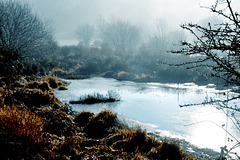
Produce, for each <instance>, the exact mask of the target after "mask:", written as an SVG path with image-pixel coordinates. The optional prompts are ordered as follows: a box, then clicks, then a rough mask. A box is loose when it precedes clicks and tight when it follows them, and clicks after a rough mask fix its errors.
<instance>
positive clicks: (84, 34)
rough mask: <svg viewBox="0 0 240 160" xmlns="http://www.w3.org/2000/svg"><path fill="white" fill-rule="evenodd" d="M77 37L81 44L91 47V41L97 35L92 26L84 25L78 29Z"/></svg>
mask: <svg viewBox="0 0 240 160" xmlns="http://www.w3.org/2000/svg"><path fill="white" fill-rule="evenodd" d="M76 35H77V38H78V39H79V40H80V43H83V45H85V46H89V44H90V41H91V40H92V38H93V37H94V35H95V31H94V27H93V26H92V25H90V24H83V25H81V26H80V27H79V28H78V29H77V31H76Z"/></svg>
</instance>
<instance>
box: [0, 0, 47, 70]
mask: <svg viewBox="0 0 240 160" xmlns="http://www.w3.org/2000/svg"><path fill="white" fill-rule="evenodd" d="M50 42H51V43H52V36H51V34H50V32H49V28H48V25H47V23H46V22H43V21H42V20H40V19H39V17H38V16H36V15H35V14H34V13H33V12H32V11H31V9H30V7H29V6H28V5H26V4H22V3H20V2H17V1H5V2H0V49H1V52H0V57H1V66H4V67H6V68H9V67H8V65H9V66H11V67H14V63H15V62H18V63H19V61H20V60H21V59H22V58H26V57H28V58H29V57H31V58H32V57H33V56H34V55H41V54H44V53H46V52H47V51H48V50H49V47H46V46H48V45H49V44H50Z"/></svg>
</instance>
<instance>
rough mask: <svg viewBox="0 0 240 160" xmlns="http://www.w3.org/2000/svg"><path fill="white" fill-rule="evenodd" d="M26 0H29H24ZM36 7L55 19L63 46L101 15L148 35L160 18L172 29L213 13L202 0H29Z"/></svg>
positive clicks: (60, 42)
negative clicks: (136, 26)
mask: <svg viewBox="0 0 240 160" xmlns="http://www.w3.org/2000/svg"><path fill="white" fill-rule="evenodd" d="M24 2H26V1H24ZM27 2H28V3H29V4H30V5H31V6H32V8H33V10H34V11H35V12H36V13H37V14H38V15H40V16H41V17H42V18H44V19H47V20H49V21H50V22H51V24H52V27H53V30H54V36H55V38H56V40H57V41H58V42H59V44H61V45H65V44H66V45H70V44H77V38H76V29H77V28H78V27H79V26H80V25H81V24H92V25H96V24H97V23H98V22H99V19H100V18H104V19H107V20H109V21H112V20H115V19H123V20H127V21H130V22H131V23H132V24H135V25H138V26H140V27H141V29H142V32H146V33H145V34H146V35H148V33H149V32H151V31H152V30H153V28H154V25H155V23H156V19H162V20H163V21H165V22H166V23H167V24H168V30H175V29H180V27H179V25H180V24H183V23H186V22H196V23H197V22H199V21H200V20H201V19H203V18H206V17H208V16H211V13H210V11H208V10H206V9H203V8H201V7H200V6H203V5H209V4H211V3H210V1H200V0H182V1H177V0H161V1H159V0H151V1H149V0H131V1H128V0H114V1H113V0H81V1H79V0H51V1H48V0H41V1H37V0H27Z"/></svg>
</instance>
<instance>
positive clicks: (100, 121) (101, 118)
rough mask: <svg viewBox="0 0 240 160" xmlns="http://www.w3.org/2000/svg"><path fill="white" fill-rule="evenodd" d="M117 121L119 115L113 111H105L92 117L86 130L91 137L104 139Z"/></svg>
mask: <svg viewBox="0 0 240 160" xmlns="http://www.w3.org/2000/svg"><path fill="white" fill-rule="evenodd" d="M116 121H117V114H116V113H113V112H112V111H111V110H103V111H101V112H100V113H98V114H97V115H94V116H92V117H91V119H90V122H89V123H88V124H87V125H86V127H85V128H84V131H85V132H86V133H87V135H88V136H89V137H92V138H102V137H104V136H106V134H107V131H108V130H109V129H111V127H113V125H114V124H115V122H116Z"/></svg>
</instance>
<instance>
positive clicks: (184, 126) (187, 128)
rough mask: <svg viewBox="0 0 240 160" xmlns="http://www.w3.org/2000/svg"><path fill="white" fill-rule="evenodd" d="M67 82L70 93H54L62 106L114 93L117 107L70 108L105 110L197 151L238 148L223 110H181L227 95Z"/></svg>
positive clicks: (189, 88) (102, 81) (184, 87)
mask: <svg viewBox="0 0 240 160" xmlns="http://www.w3.org/2000/svg"><path fill="white" fill-rule="evenodd" d="M66 81H67V82H70V85H69V86H68V90H67V91H59V90H56V91H55V93H56V95H57V97H58V98H59V99H60V100H61V101H62V102H63V103H69V101H70V100H78V99H79V97H81V96H84V95H86V94H92V93H94V92H95V93H101V94H106V93H107V92H108V91H113V92H116V93H118V94H119V95H120V98H121V100H120V101H119V102H114V103H105V104H104V103H102V104H94V105H82V104H74V105H71V106H72V108H73V110H75V111H79V112H80V111H83V110H85V111H91V112H94V113H97V112H99V111H101V110H102V109H105V108H107V109H112V110H113V111H115V112H116V113H117V114H118V116H119V117H120V119H122V120H125V121H126V122H127V123H128V124H129V125H130V126H136V125H140V126H141V127H143V128H145V129H146V130H147V131H149V132H150V131H151V132H156V133H160V134H161V135H162V136H170V137H177V138H182V139H185V140H187V141H188V142H190V143H192V144H194V145H196V146H198V147H207V148H211V149H213V150H215V151H218V152H220V147H223V146H225V144H226V145H228V146H229V147H230V146H232V145H234V144H236V140H235V139H234V138H232V137H231V136H230V135H228V134H226V132H225V129H226V127H227V130H228V131H229V132H230V133H231V134H232V135H233V136H234V137H235V138H237V139H240V135H239V131H238V130H236V129H235V127H234V125H233V124H232V123H231V121H230V120H229V119H228V118H227V117H226V115H225V114H224V113H223V112H222V111H221V110H218V109H216V108H215V107H213V106H208V105H205V106H191V107H179V105H181V104H189V103H201V102H204V101H205V100H206V99H210V98H214V99H225V98H226V94H225V93H226V91H225V90H220V91H219V90H216V89H215V88H214V87H213V86H212V85H208V86H197V85H195V84H192V83H186V84H161V83H135V82H131V81H118V80H115V79H109V78H99V77H97V78H91V79H82V80H66ZM229 94H233V93H229ZM229 96H230V95H229ZM226 122H227V123H226Z"/></svg>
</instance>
